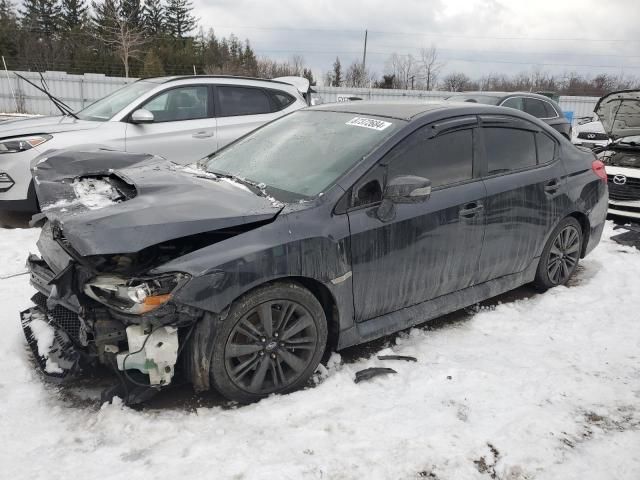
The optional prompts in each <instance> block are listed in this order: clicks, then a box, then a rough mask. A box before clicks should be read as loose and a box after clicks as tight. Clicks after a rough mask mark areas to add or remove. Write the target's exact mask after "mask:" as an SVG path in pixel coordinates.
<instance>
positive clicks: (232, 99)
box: [216, 86, 272, 117]
mask: <svg viewBox="0 0 640 480" xmlns="http://www.w3.org/2000/svg"><path fill="white" fill-rule="evenodd" d="M216 88H217V92H218V109H217V116H218V117H231V116H235V115H259V114H261V113H271V110H272V109H271V101H270V100H269V96H268V95H267V93H266V92H265V91H264V90H262V89H260V88H251V87H231V86H220V87H216Z"/></svg>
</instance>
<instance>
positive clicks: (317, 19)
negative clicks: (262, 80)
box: [193, 0, 640, 78]
mask: <svg viewBox="0 0 640 480" xmlns="http://www.w3.org/2000/svg"><path fill="white" fill-rule="evenodd" d="M193 3H194V6H195V12H196V15H197V16H198V17H199V19H200V25H201V26H202V27H204V28H205V29H206V30H208V29H209V28H213V29H214V31H215V32H216V34H217V35H222V36H227V35H229V34H230V33H234V34H235V35H237V36H238V37H239V38H241V39H246V38H248V39H249V40H250V41H251V44H252V47H253V48H254V49H255V51H256V52H257V54H258V55H265V56H269V57H270V58H274V59H280V60H284V59H287V58H290V57H291V56H293V55H302V56H303V57H304V59H305V61H306V64H307V65H308V66H310V67H311V68H312V70H313V72H314V75H315V76H316V78H319V77H321V76H323V75H324V73H325V72H326V71H328V70H330V69H331V65H332V64H333V62H334V60H335V58H336V56H339V57H340V60H341V63H342V64H343V65H348V64H350V63H351V62H353V61H362V50H363V45H364V32H365V30H368V43H367V59H366V63H367V67H368V68H369V69H370V70H371V71H373V72H375V73H377V74H378V75H382V74H383V73H385V68H386V65H385V64H386V63H387V60H388V57H389V56H390V55H391V54H392V53H393V52H397V53H398V54H413V55H417V54H418V52H419V50H420V48H422V47H430V46H431V45H435V46H436V48H437V50H438V52H439V56H440V59H441V60H442V61H443V62H444V63H445V65H444V67H443V73H444V74H446V73H449V72H453V71H456V72H457V71H462V72H464V73H466V74H467V75H469V76H470V77H472V78H477V77H480V76H483V75H486V74H489V73H505V74H515V73H519V72H531V71H533V70H542V71H547V72H550V73H553V74H556V75H560V76H562V75H564V74H566V73H568V72H578V73H581V74H586V75H589V74H595V73H600V72H605V73H611V74H624V75H635V76H640V48H639V47H640V36H638V34H637V32H638V22H639V21H640V3H638V1H637V0H608V1H604V0H582V1H575V0H564V1H557V0H535V1H532V0H528V1H527V0H509V1H508V0H449V1H446V0H386V1H382V0H367V1H366V2H365V1H357V2H356V1H350V0H324V1H313V2H311V1H303V0H297V1H296V0H275V1H270V2H266V1H257V0H217V1H215V2H214V1H211V0H193Z"/></svg>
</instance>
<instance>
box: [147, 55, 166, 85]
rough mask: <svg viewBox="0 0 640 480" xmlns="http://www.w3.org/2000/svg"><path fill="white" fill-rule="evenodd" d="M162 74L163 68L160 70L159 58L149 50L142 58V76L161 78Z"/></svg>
mask: <svg viewBox="0 0 640 480" xmlns="http://www.w3.org/2000/svg"><path fill="white" fill-rule="evenodd" d="M164 74H165V73H164V68H162V62H161V61H160V58H159V57H158V55H156V53H155V52H154V51H153V50H149V51H148V52H147V55H146V57H144V66H143V67H142V76H143V77H145V78H149V77H162V76H163V75H164Z"/></svg>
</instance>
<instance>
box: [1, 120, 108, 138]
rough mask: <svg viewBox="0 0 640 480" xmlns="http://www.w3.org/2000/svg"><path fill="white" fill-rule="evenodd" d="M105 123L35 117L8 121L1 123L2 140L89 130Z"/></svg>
mask: <svg viewBox="0 0 640 480" xmlns="http://www.w3.org/2000/svg"><path fill="white" fill-rule="evenodd" d="M102 123H103V122H92V121H89V120H78V119H76V118H73V117H66V116H62V115H59V116H55V117H33V118H21V119H18V120H7V121H5V122H2V123H0V138H7V137H17V136H22V135H34V134H38V133H49V134H51V133H60V132H72V131H78V130H88V129H91V128H96V127H98V126H100V125H101V124H102Z"/></svg>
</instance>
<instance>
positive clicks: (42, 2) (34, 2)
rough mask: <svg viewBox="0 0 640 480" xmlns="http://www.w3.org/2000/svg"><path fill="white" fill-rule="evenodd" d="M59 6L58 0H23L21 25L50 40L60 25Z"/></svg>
mask: <svg viewBox="0 0 640 480" xmlns="http://www.w3.org/2000/svg"><path fill="white" fill-rule="evenodd" d="M60 12H61V7H60V4H59V3H58V0H25V1H24V3H23V9H22V11H21V12H20V13H21V14H22V26H23V28H24V29H25V30H27V31H28V32H32V33H37V34H40V35H42V36H43V37H45V38H46V39H47V41H48V42H50V40H51V37H53V35H54V34H55V33H57V31H58V29H59V26H60Z"/></svg>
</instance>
